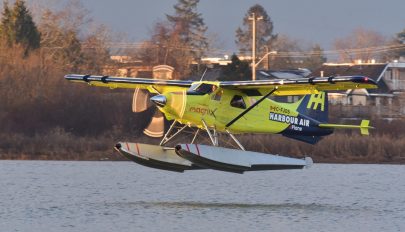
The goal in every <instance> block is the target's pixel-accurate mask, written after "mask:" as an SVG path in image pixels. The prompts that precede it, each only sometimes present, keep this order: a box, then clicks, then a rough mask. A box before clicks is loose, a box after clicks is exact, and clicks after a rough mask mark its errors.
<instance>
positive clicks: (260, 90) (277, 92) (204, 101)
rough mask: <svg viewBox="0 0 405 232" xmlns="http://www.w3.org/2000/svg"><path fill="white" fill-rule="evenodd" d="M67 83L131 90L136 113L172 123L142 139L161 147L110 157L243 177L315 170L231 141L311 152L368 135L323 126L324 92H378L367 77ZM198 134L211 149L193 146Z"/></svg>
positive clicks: (130, 148)
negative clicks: (279, 143)
mask: <svg viewBox="0 0 405 232" xmlns="http://www.w3.org/2000/svg"><path fill="white" fill-rule="evenodd" d="M65 79H66V80H68V81H72V82H80V83H86V84H88V85H90V86H96V87H107V88H111V89H117V88H125V89H133V90H134V97H133V106H132V107H133V111H134V112H140V111H143V110H145V109H146V108H147V107H148V105H152V106H153V105H155V106H157V109H158V111H157V112H161V113H163V115H164V116H165V117H166V119H167V120H169V121H173V122H172V124H171V126H170V127H169V128H168V130H167V131H166V132H164V131H163V129H162V128H163V127H162V126H161V127H160V129H156V126H152V127H148V128H147V129H145V133H146V134H149V135H151V136H153V137H163V138H162V140H161V142H160V143H159V145H152V144H143V143H136V142H118V143H117V144H116V145H115V150H117V151H118V152H119V153H120V154H122V155H123V156H125V157H126V158H128V159H130V160H132V161H134V162H136V163H138V164H141V165H144V166H147V167H152V168H157V169H163V170H168V171H175V172H184V171H188V170H200V169H214V170H220V171H226V172H233V173H244V172H246V171H259V170H282V169H303V168H306V167H309V166H311V165H312V164H313V161H312V159H311V158H310V157H303V158H292V157H287V156H281V155H274V154H267V153H260V152H253V151H247V150H246V149H245V148H244V146H243V144H242V143H241V142H240V141H239V140H238V138H237V136H238V135H240V134H267V133H271V134H280V135H283V136H286V137H288V138H291V139H296V140H299V141H302V142H306V143H310V144H316V143H317V142H319V141H320V140H321V139H322V138H323V137H324V136H327V135H330V134H332V133H333V132H334V130H335V129H359V130H360V133H361V134H362V135H368V134H369V129H371V128H373V127H371V126H370V125H369V124H370V122H369V120H362V121H361V123H360V125H342V124H332V123H329V122H328V94H327V92H328V91H344V90H348V89H374V88H377V84H376V82H375V81H374V80H372V79H370V78H368V77H365V76H331V77H310V78H292V79H274V80H273V79H269V80H257V81H191V80H162V79H147V78H135V77H134V78H129V77H112V76H97V75H79V74H69V75H66V76H65ZM147 96H150V98H148V97H147ZM273 96H300V97H299V100H298V101H296V102H293V103H283V102H279V101H276V100H274V99H272V98H274V97H273ZM163 121H164V120H163V116H162V117H158V116H156V115H155V117H154V118H153V119H152V123H154V124H159V125H160V124H161V122H163ZM151 128H152V129H151ZM153 128H155V129H153ZM187 130H192V134H191V136H186V137H185V138H184V137H183V139H182V140H183V143H181V142H180V143H178V142H177V143H175V144H174V145H171V146H168V144H169V143H170V142H171V143H173V139H174V138H175V137H177V136H179V134H182V133H184V132H185V131H187ZM200 132H203V133H204V135H205V138H206V139H207V141H209V144H210V145H204V144H197V143H195V141H196V138H197V136H199V134H201V133H200ZM207 135H208V136H207ZM219 135H221V136H226V137H228V139H229V141H232V142H234V148H235V147H236V148H237V149H234V148H226V147H224V146H220V144H219V140H218V136H219ZM208 138H209V139H208ZM252 139H254V138H252ZM185 140H187V141H185ZM269 143H271V141H269Z"/></svg>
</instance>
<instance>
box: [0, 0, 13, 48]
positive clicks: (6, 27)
mask: <svg viewBox="0 0 405 232" xmlns="http://www.w3.org/2000/svg"><path fill="white" fill-rule="evenodd" d="M12 28H13V26H12V13H11V11H10V8H9V6H8V1H4V2H3V13H2V18H1V25H0V33H1V38H2V39H3V40H4V41H5V42H7V44H8V45H9V46H11V45H12V44H13V41H14V40H15V33H13V30H12Z"/></svg>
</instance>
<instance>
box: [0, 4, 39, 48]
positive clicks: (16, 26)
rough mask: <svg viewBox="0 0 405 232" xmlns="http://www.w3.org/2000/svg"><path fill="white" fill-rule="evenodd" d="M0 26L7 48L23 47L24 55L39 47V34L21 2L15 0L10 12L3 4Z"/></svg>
mask: <svg viewBox="0 0 405 232" xmlns="http://www.w3.org/2000/svg"><path fill="white" fill-rule="evenodd" d="M2 16H3V18H2V24H1V32H2V37H3V38H5V40H6V41H7V43H8V44H9V46H12V45H13V44H18V45H21V46H23V47H24V55H25V56H27V55H28V53H29V52H30V51H32V50H34V49H37V48H39V46H40V38H41V36H40V33H39V31H38V29H37V26H36V25H35V23H34V21H33V19H32V16H31V14H30V12H29V11H28V9H27V7H26V6H25V2H24V1H23V0H16V1H15V3H14V7H13V9H12V10H10V8H9V7H8V2H7V1H5V2H4V10H3V15H2Z"/></svg>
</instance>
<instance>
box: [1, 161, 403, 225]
mask: <svg viewBox="0 0 405 232" xmlns="http://www.w3.org/2000/svg"><path fill="white" fill-rule="evenodd" d="M0 231H7V232H8V231H30V232H31V231H41V232H42V231H97V232H103V231H193V232H200V231H201V232H202V231H204V232H206V231H405V166H399V165H328V164H315V165H314V166H313V167H312V168H311V169H308V170H292V171H265V172H252V173H247V174H244V175H239V174H230V173H223V172H218V171H206V170H204V171H190V172H186V173H184V174H179V173H172V172H166V171H160V170H154V169H149V168H144V167H142V166H139V165H137V164H135V163H131V162H54V161H49V162H47V161H0Z"/></svg>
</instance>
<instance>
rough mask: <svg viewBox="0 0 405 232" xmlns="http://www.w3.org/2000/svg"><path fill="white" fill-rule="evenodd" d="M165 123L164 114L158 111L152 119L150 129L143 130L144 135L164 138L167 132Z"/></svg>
mask: <svg viewBox="0 0 405 232" xmlns="http://www.w3.org/2000/svg"><path fill="white" fill-rule="evenodd" d="M164 122H165V118H164V116H163V114H162V113H161V112H160V111H159V110H156V112H155V114H154V115H153V117H152V121H151V122H150V123H149V125H148V127H147V128H146V129H145V130H143V133H144V134H146V135H147V136H150V137H153V138H159V137H162V136H163V135H164V132H165V124H164Z"/></svg>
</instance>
